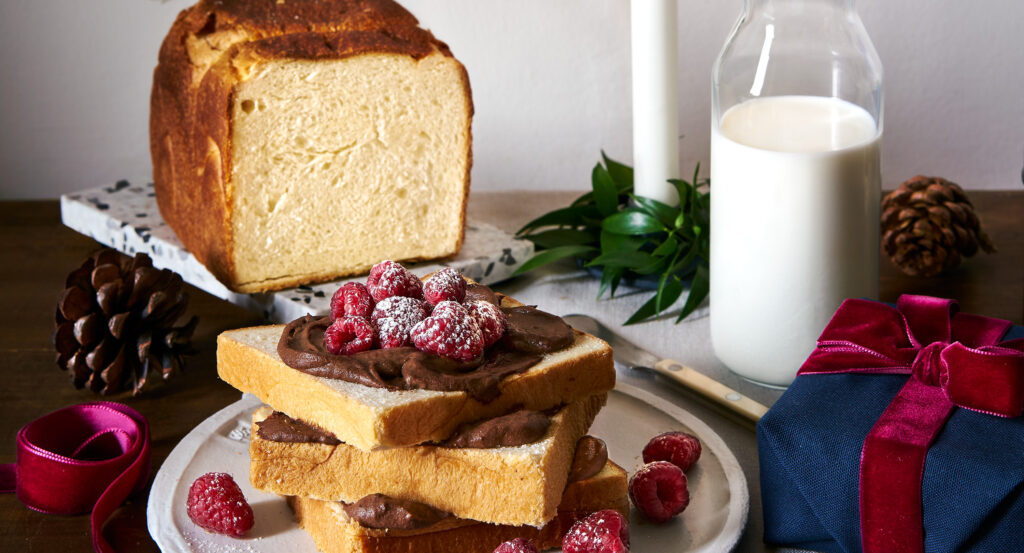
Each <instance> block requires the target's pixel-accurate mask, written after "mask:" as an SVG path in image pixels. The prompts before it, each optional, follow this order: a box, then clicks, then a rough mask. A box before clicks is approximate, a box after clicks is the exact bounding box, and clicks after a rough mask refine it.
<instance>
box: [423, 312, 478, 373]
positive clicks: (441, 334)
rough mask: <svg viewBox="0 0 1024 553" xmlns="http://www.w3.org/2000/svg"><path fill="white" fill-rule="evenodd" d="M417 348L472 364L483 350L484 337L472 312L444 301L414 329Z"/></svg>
mask: <svg viewBox="0 0 1024 553" xmlns="http://www.w3.org/2000/svg"><path fill="white" fill-rule="evenodd" d="M411 335H412V341H413V344H415V345H416V349H419V350H420V351H424V352H427V353H433V354H436V355H442V356H444V357H448V358H450V359H457V360H459V361H470V360H472V359H476V358H477V357H479V356H480V355H481V354H482V353H483V351H484V336H483V332H482V331H481V330H480V325H478V324H476V321H475V320H474V319H473V317H471V316H470V314H469V311H468V310H467V309H466V308H465V307H463V306H462V305H461V304H459V303H456V302H454V301H443V302H441V303H439V304H437V306H435V307H434V311H433V313H431V314H430V316H429V317H427V318H426V319H423V320H422V321H421V322H420V323H419V324H417V325H416V326H415V327H413V329H412V333H411Z"/></svg>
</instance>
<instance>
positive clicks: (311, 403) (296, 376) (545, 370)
mask: <svg viewBox="0 0 1024 553" xmlns="http://www.w3.org/2000/svg"><path fill="white" fill-rule="evenodd" d="M502 305H505V306H510V307H511V306H517V305H522V304H521V303H519V302H517V301H515V300H514V299H512V298H509V297H505V298H503V299H502ZM283 329H284V325H272V326H267V327H253V328H248V329H244V328H243V329H238V330H229V331H225V332H223V333H221V334H220V336H218V337H217V373H218V375H219V376H220V378H221V379H222V380H224V381H225V382H227V383H228V384H231V385H232V386H234V387H235V388H238V389H239V390H241V391H243V392H248V393H251V394H254V395H256V396H257V397H259V398H260V400H261V401H263V403H266V404H268V405H270V406H271V407H273V408H274V409H276V410H278V411H282V412H284V413H285V414H287V415H288V416H290V417H294V418H296V419H299V420H302V421H305V422H307V423H310V424H315V425H317V426H319V427H321V428H323V429H325V430H327V431H329V432H331V433H333V434H334V435H335V436H337V438H338V439H339V440H341V441H343V442H345V443H346V444H348V445H351V446H354V447H357V448H359V449H362V450H373V449H379V448H381V447H402V446H410V445H416V444H420V443H423V442H428V441H441V440H443V439H445V438H447V437H448V436H449V435H450V434H451V433H452V431H453V430H455V428H457V427H458V426H459V425H461V424H463V423H466V422H470V421H475V420H480V419H484V418H490V417H495V416H498V415H501V414H504V413H507V412H509V411H511V410H512V409H513V408H525V409H533V410H538V411H543V410H546V409H550V408H552V407H555V406H558V405H564V404H567V403H570V402H573V401H578V400H580V399H584V398H587V397H590V396H592V395H595V394H601V393H604V392H608V391H610V390H611V389H612V388H614V387H615V365H614V362H613V359H612V349H611V347H609V346H608V344H607V343H605V342H604V341H603V340H601V339H599V338H596V337H594V336H591V335H590V334H587V333H585V332H580V331H578V330H577V331H574V332H575V342H574V344H573V345H572V346H569V347H568V348H566V349H564V350H561V351H557V352H552V353H549V354H547V355H545V356H544V358H543V359H542V360H541V362H540V363H539V364H537V365H535V366H534V367H532V368H530V369H529V370H527V371H526V372H523V373H520V374H516V375H512V376H509V377H507V378H505V379H504V380H503V381H502V382H501V385H500V395H499V396H498V398H497V399H495V400H494V401H492V402H490V403H481V402H479V401H477V400H475V399H472V398H470V397H469V396H468V395H467V394H466V393H465V392H429V393H410V392H388V393H386V394H381V395H387V396H388V397H392V396H393V397H395V398H409V397H410V396H412V399H400V400H396V401H395V402H394V403H392V404H388V405H383V406H381V405H371V404H370V402H367V401H366V400H365V399H363V398H360V397H357V395H358V393H359V392H360V391H367V392H374V391H376V390H377V389H367V388H366V387H365V386H358V385H354V384H352V385H349V384H348V383H344V384H341V383H338V382H337V381H331V380H329V379H325V378H317V377H314V376H311V375H308V374H306V373H304V372H301V371H298V370H295V369H292V368H291V367H289V366H288V365H285V364H284V363H283V362H282V361H281V360H280V358H279V357H278V356H277V350H276V344H277V342H276V338H274V337H280V335H281V332H282V330H283ZM257 333H259V334H261V335H264V337H265V339H267V338H269V339H270V340H272V341H273V343H272V344H267V347H266V348H264V349H263V350H261V349H259V348H256V347H253V345H252V340H250V339H249V338H250V337H251V336H253V335H255V334H257ZM266 350H270V351H266ZM339 386H343V387H344V389H345V390H354V392H351V393H350V392H348V391H342V390H341V389H339Z"/></svg>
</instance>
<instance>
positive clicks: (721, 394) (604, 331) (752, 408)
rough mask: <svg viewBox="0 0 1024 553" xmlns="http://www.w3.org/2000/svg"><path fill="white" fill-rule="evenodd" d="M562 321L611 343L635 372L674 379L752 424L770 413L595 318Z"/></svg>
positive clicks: (568, 317)
mask: <svg viewBox="0 0 1024 553" xmlns="http://www.w3.org/2000/svg"><path fill="white" fill-rule="evenodd" d="M562 318H563V319H564V320H565V321H566V322H567V323H569V324H570V325H571V326H572V327H574V328H576V329H579V330H582V331H584V332H589V333H590V334H593V335H594V336H597V337H598V338H600V339H602V340H604V341H605V342H608V344H609V345H610V346H611V347H612V350H613V351H614V354H615V360H616V361H618V362H619V363H622V364H623V365H625V366H627V367H629V368H631V369H646V370H649V371H654V372H656V373H658V374H661V375H664V376H666V377H668V378H671V379H672V380H675V381H676V382H678V383H680V384H682V385H683V386H686V387H687V388H689V389H691V390H693V391H695V392H697V393H698V394H700V395H702V396H704V397H705V398H707V399H709V400H711V401H713V402H714V403H717V404H719V405H721V406H723V407H725V408H727V409H729V410H730V411H733V412H735V413H737V414H739V415H741V416H742V417H744V418H746V419H748V420H750V421H751V422H755V423H756V422H757V421H759V420H760V419H761V417H762V416H763V415H764V414H765V413H766V412H768V408H767V407H765V406H764V405H762V404H761V403H758V402H757V401H754V400H753V399H750V398H749V397H747V396H745V395H743V394H741V393H739V392H737V391H736V390H733V389H732V388H730V387H728V386H726V385H725V384H722V383H721V382H718V381H717V380H714V379H712V378H709V377H707V376H705V375H704V374H703V373H701V372H698V371H696V370H694V369H693V368H691V367H687V366H686V365H684V364H682V363H680V362H678V361H673V360H672V359H661V358H659V357H658V356H657V355H654V354H653V353H651V352H649V351H646V350H643V349H641V348H640V347H638V346H637V345H636V344H634V343H632V342H630V341H629V340H627V339H625V338H623V337H622V336H619V335H618V334H616V333H615V331H614V330H612V329H610V328H608V327H607V326H605V325H603V324H601V323H600V322H599V321H598V320H597V319H595V318H593V317H590V316H587V315H566V316H564V317H562Z"/></svg>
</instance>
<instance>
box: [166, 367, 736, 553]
mask: <svg viewBox="0 0 1024 553" xmlns="http://www.w3.org/2000/svg"><path fill="white" fill-rule="evenodd" d="M615 391H617V392H621V393H622V394H624V395H626V396H629V397H632V398H634V399H637V400H639V401H641V402H643V403H646V404H647V405H649V406H650V407H652V408H654V409H657V410H659V411H661V412H663V413H665V414H667V415H668V416H670V417H671V418H673V419H675V420H677V421H679V422H680V423H682V424H683V425H685V426H686V427H688V428H689V429H690V430H692V431H693V432H694V433H695V434H697V435H698V436H699V438H700V440H701V442H702V446H703V447H704V448H706V449H707V450H710V451H711V452H712V453H713V454H714V455H715V457H717V458H718V461H719V463H720V464H721V465H722V468H723V471H724V474H725V477H726V482H727V483H728V488H729V498H730V499H729V508H728V515H727V517H726V520H725V522H724V524H723V527H722V530H721V532H719V534H718V535H717V536H716V537H715V539H714V540H713V541H711V542H708V543H707V544H705V545H704V547H702V548H700V549H698V550H693V551H695V552H700V553H728V552H729V551H731V550H732V549H733V547H734V546H735V545H736V543H737V542H738V541H739V539H740V536H741V535H742V534H743V529H744V527H745V526H746V522H747V516H748V513H749V509H750V492H749V490H748V489H747V484H746V477H745V475H744V473H743V468H742V467H741V466H740V464H739V461H738V460H737V459H736V456H735V455H734V454H733V453H732V451H731V450H730V449H729V447H728V446H727V445H726V444H725V441H724V440H722V438H721V437H720V436H719V435H718V433H716V432H715V431H714V430H712V429H711V427H710V426H708V425H707V424H706V423H705V422H704V421H702V420H700V419H699V418H697V417H696V416H695V415H693V414H692V413H690V412H689V411H687V410H685V409H683V408H682V407H679V406H678V405H676V404H674V403H672V402H671V401H669V400H666V399H664V398H661V397H659V396H657V395H655V394H653V393H651V392H648V391H646V390H643V389H641V388H639V387H636V386H633V385H631V384H627V383H625V382H621V381H620V382H617V383H616V384H615ZM261 404H262V402H260V401H259V399H258V398H256V397H255V396H251V395H248V394H247V395H243V397H242V398H241V399H239V400H238V401H236V402H234V403H231V404H230V405H228V406H226V407H224V408H223V409H221V410H219V411H217V412H216V413H214V414H213V415H211V416H210V417H208V418H207V419H205V420H204V421H203V422H201V423H199V424H198V425H196V427H195V428H193V429H192V430H191V431H190V432H189V433H188V434H186V435H185V437H184V438H182V440H181V441H180V442H178V444H177V445H176V446H175V447H174V449H173V450H172V451H171V453H170V454H169V455H168V456H167V459H165V460H164V463H163V464H162V465H161V466H160V469H159V470H158V471H157V474H156V477H155V478H154V479H153V485H152V486H151V488H150V493H149V498H148V499H147V505H146V527H147V529H148V530H149V534H150V536H151V537H152V538H153V540H154V541H155V542H156V544H157V546H158V547H160V550H161V551H163V552H165V553H172V552H173V553H188V552H190V551H192V548H191V547H190V546H189V545H188V544H187V543H186V541H185V540H184V538H183V536H182V535H181V534H180V533H179V532H177V531H176V530H175V529H174V523H173V520H174V519H173V513H172V510H173V507H174V504H173V502H169V501H168V502H160V501H158V498H160V497H163V496H164V494H170V495H173V492H174V489H175V486H176V485H178V483H179V480H180V478H179V476H180V475H181V474H182V473H183V472H184V470H185V468H186V467H187V466H188V464H189V463H190V462H191V461H192V459H193V458H194V457H195V455H196V452H197V451H198V450H199V448H200V447H202V446H203V444H204V443H205V440H203V439H200V437H204V436H208V435H212V434H213V433H214V432H216V430H217V429H218V428H220V427H221V426H223V425H224V424H225V423H226V422H227V421H228V420H231V419H233V418H235V417H237V416H238V414H239V413H240V412H244V411H245V410H246V409H249V408H250V407H251V408H255V407H257V406H259V405H261ZM161 503H163V504H162V505H161ZM164 521H167V522H168V523H167V524H163V525H162V524H161V523H162V522H164Z"/></svg>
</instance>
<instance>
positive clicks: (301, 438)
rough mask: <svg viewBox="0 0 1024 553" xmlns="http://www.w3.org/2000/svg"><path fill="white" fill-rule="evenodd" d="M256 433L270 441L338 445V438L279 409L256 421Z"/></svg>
mask: <svg viewBox="0 0 1024 553" xmlns="http://www.w3.org/2000/svg"><path fill="white" fill-rule="evenodd" d="M256 435H257V436H259V437H260V438H263V439H264V440H268V441H271V442H286V443H317V444H327V445H338V444H340V443H341V441H340V440H338V438H336V437H335V436H334V434H331V433H330V432H328V431H326V430H323V429H322V428H319V427H317V426H313V425H312V424H309V423H305V422H302V421H300V420H298V419H293V418H291V417H289V416H288V415H285V414H284V413H282V412H280V411H274V412H273V413H271V415H270V416H269V417H267V418H265V419H263V420H261V421H259V422H257V423H256Z"/></svg>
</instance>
